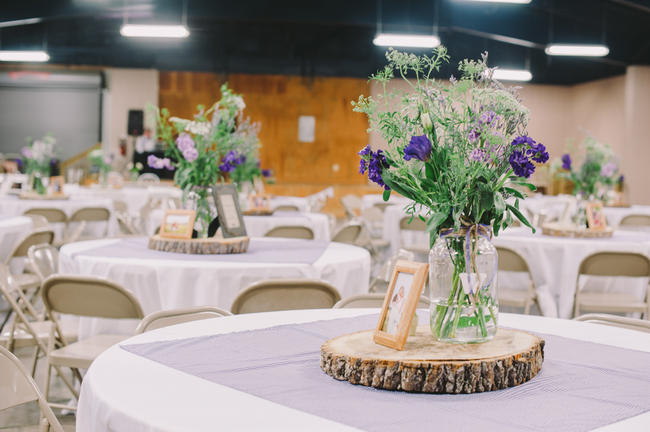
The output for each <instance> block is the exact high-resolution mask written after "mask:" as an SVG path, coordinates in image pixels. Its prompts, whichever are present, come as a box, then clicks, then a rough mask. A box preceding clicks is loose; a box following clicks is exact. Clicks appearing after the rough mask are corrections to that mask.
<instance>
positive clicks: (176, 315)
mask: <svg viewBox="0 0 650 432" xmlns="http://www.w3.org/2000/svg"><path fill="white" fill-rule="evenodd" d="M230 315H232V314H231V313H230V312H228V311H227V310H223V309H220V308H217V307H213V306H199V307H194V308H187V309H174V310H166V311H159V312H154V313H152V314H149V315H147V316H146V317H144V319H143V320H142V321H140V324H139V325H138V328H137V329H135V334H140V333H144V332H147V331H150V330H156V329H159V328H162V327H167V326H171V325H175V324H182V323H186V322H190V321H199V320H204V319H210V318H220V317H224V316H230Z"/></svg>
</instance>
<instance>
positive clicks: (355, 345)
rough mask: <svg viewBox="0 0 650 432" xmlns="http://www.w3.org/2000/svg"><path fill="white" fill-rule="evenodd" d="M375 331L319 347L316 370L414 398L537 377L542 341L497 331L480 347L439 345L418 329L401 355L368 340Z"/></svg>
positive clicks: (481, 389)
mask: <svg viewBox="0 0 650 432" xmlns="http://www.w3.org/2000/svg"><path fill="white" fill-rule="evenodd" d="M373 334H374V330H368V331H363V332H357V333H351V334H348V335H343V336H339V337H337V338H333V339H330V340H329V341H327V342H326V343H325V344H323V346H322V347H321V362H320V366H321V369H322V370H323V371H324V372H325V373H327V374H328V375H330V376H332V377H333V378H335V379H337V380H340V381H348V382H350V383H352V384H358V385H363V386H368V387H375V388H378V389H384V390H401V391H407V392H417V393H451V394H458V393H480V392H486V391H492V390H500V389H504V388H507V387H514V386H517V385H520V384H523V383H525V382H527V381H529V380H530V379H532V378H533V377H534V376H535V375H537V374H538V373H539V371H540V370H541V368H542V363H543V362H544V343H545V342H544V340H543V339H541V338H539V337H537V336H535V335H533V334H531V333H527V332H522V331H519V330H511V329H499V331H498V332H497V335H496V336H495V338H494V339H493V340H491V341H488V342H484V343H481V344H450V343H444V342H438V341H435V340H434V339H433V337H432V336H431V333H430V330H429V329H428V327H418V330H417V333H416V336H414V337H410V338H409V339H408V340H407V344H406V347H405V348H404V350H403V351H396V350H392V349H390V348H387V347H383V346H381V345H377V344H375V343H374V342H373V341H372V335H373Z"/></svg>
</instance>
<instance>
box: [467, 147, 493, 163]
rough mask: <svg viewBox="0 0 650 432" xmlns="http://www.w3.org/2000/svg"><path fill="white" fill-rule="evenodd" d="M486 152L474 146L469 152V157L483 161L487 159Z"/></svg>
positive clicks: (476, 160)
mask: <svg viewBox="0 0 650 432" xmlns="http://www.w3.org/2000/svg"><path fill="white" fill-rule="evenodd" d="M487 156H488V155H487V153H485V150H483V149H481V148H475V149H474V150H472V152H471V153H470V154H469V158H470V159H471V160H473V161H475V162H485V161H486V160H487Z"/></svg>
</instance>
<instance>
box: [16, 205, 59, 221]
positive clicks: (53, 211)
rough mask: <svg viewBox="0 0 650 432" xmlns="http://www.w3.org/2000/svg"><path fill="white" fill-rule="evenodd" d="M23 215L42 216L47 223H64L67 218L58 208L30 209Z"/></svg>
mask: <svg viewBox="0 0 650 432" xmlns="http://www.w3.org/2000/svg"><path fill="white" fill-rule="evenodd" d="M23 214H24V215H26V216H27V215H39V216H43V217H44V218H45V219H47V221H48V222H49V223H66V222H67V221H68V216H67V215H66V214H65V213H64V212H63V210H61V209H58V208H31V209H29V210H27V211H26V212H25V213H23Z"/></svg>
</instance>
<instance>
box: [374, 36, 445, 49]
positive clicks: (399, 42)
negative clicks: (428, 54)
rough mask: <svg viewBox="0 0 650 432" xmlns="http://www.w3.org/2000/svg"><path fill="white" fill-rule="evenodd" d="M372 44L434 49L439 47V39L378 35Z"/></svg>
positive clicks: (435, 37)
mask: <svg viewBox="0 0 650 432" xmlns="http://www.w3.org/2000/svg"><path fill="white" fill-rule="evenodd" d="M372 43H374V44H375V45H377V46H390V47H414V48H435V47H437V46H438V45H440V38H439V37H438V36H433V35H414V34H397V33H379V34H378V35H377V36H375V38H374V39H373V41H372Z"/></svg>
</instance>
